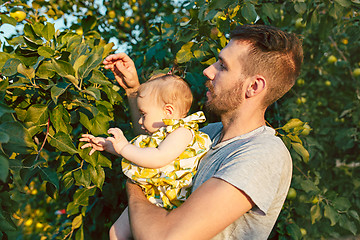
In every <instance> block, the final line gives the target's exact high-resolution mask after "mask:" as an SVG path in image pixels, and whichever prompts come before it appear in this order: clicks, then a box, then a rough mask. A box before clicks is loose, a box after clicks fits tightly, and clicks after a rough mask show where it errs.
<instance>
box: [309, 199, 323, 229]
mask: <svg viewBox="0 0 360 240" xmlns="http://www.w3.org/2000/svg"><path fill="white" fill-rule="evenodd" d="M310 216H311V223H312V224H314V223H315V222H316V221H318V220H320V219H321V217H322V216H321V209H320V206H319V205H318V204H316V205H313V206H312V207H311V209H310Z"/></svg>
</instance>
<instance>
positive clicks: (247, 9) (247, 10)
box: [241, 2, 258, 23]
mask: <svg viewBox="0 0 360 240" xmlns="http://www.w3.org/2000/svg"><path fill="white" fill-rule="evenodd" d="M241 15H242V16H243V17H244V18H245V19H246V20H247V21H248V22H249V23H254V22H255V20H256V18H257V17H258V15H257V13H256V11H255V6H254V5H253V4H251V3H249V2H246V3H245V5H244V6H243V7H242V8H241Z"/></svg>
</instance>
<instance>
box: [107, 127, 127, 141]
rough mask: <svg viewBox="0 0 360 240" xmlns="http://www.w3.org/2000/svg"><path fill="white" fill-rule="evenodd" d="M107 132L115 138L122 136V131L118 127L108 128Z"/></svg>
mask: <svg viewBox="0 0 360 240" xmlns="http://www.w3.org/2000/svg"><path fill="white" fill-rule="evenodd" d="M108 133H109V134H112V135H113V136H114V138H115V139H117V138H120V137H122V136H124V134H123V132H122V131H121V130H120V129H119V128H110V129H109V130H108Z"/></svg>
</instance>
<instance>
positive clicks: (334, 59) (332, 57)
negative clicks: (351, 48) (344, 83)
mask: <svg viewBox="0 0 360 240" xmlns="http://www.w3.org/2000/svg"><path fill="white" fill-rule="evenodd" d="M336 61H337V58H336V57H335V56H334V55H331V56H329V57H328V59H327V62H328V63H335V62H336Z"/></svg>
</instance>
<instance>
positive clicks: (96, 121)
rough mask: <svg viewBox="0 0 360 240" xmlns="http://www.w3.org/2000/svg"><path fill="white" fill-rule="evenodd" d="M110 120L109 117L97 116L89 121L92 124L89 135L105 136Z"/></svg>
mask: <svg viewBox="0 0 360 240" xmlns="http://www.w3.org/2000/svg"><path fill="white" fill-rule="evenodd" d="M110 120H112V119H111V118H110V117H109V116H105V115H104V114H101V113H100V114H98V115H96V116H95V117H94V118H93V119H91V120H90V122H91V124H92V128H91V133H92V134H94V135H101V134H106V133H107V130H108V129H109V121H110Z"/></svg>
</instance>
